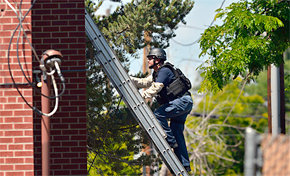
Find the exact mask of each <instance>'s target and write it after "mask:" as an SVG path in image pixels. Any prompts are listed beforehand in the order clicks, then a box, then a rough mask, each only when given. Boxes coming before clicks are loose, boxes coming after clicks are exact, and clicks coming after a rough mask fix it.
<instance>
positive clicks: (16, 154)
mask: <svg viewBox="0 0 290 176" xmlns="http://www.w3.org/2000/svg"><path fill="white" fill-rule="evenodd" d="M15 156H33V151H21V152H15Z"/></svg>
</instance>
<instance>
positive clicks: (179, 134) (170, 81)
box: [131, 48, 192, 172]
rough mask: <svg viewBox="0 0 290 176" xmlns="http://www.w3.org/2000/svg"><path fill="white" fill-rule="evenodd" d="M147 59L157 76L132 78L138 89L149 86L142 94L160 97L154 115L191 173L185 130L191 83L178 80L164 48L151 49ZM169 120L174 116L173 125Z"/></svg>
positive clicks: (171, 145) (190, 103)
mask: <svg viewBox="0 0 290 176" xmlns="http://www.w3.org/2000/svg"><path fill="white" fill-rule="evenodd" d="M147 58H148V65H149V68H150V69H153V70H154V72H153V75H152V76H149V77H147V78H135V77H131V79H132V81H133V82H134V84H135V85H136V86H137V88H148V89H146V90H145V91H144V92H143V93H142V97H143V98H153V97H156V98H157V101H158V103H159V104H160V105H161V106H160V107H159V108H158V109H156V110H155V111H154V115H155V116H156V118H157V119H158V121H159V123H160V124H161V126H162V127H163V129H164V131H165V132H166V134H167V138H166V141H167V142H168V144H169V145H170V147H172V148H173V149H174V153H175V154H176V156H177V157H178V159H179V160H180V161H181V163H182V165H183V166H184V168H185V169H186V171H188V172H189V171H191V169H190V162H189V158H188V152H187V148H186V144H185V139H184V135H183V130H184V123H185V121H186V117H187V115H188V114H189V113H190V111H191V109H192V99H191V96H190V93H189V92H188V89H189V88H190V87H191V85H189V86H187V84H186V83H185V84H184V83H183V82H184V81H183V80H180V82H178V80H177V79H178V77H180V76H182V75H178V74H179V73H176V71H175V70H174V68H173V66H172V65H171V64H170V63H165V61H166V52H165V51H164V50H163V49H161V48H153V49H151V51H150V52H149V54H148V56H147ZM174 81H175V82H174ZM182 81H183V82H182ZM176 82H178V84H177V83H176ZM172 90H175V95H174V93H173V94H171V92H172ZM167 119H170V126H169V125H168V122H167Z"/></svg>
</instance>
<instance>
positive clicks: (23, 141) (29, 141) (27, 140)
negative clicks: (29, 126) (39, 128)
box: [14, 137, 33, 143]
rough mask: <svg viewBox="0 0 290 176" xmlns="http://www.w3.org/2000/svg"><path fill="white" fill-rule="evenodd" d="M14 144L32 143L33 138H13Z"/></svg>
mask: <svg viewBox="0 0 290 176" xmlns="http://www.w3.org/2000/svg"><path fill="white" fill-rule="evenodd" d="M14 140H15V143H32V142H33V138H32V137H22V138H17V137H16V138H15V139H14Z"/></svg>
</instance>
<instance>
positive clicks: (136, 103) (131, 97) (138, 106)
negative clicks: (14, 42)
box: [85, 11, 188, 176]
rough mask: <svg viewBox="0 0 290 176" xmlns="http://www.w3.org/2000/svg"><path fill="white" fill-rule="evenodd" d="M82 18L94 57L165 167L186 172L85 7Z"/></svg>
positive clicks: (179, 172) (178, 172)
mask: <svg viewBox="0 0 290 176" xmlns="http://www.w3.org/2000/svg"><path fill="white" fill-rule="evenodd" d="M85 20H86V21H85V22H86V23H85V26H86V33H87V36H88V37H89V39H90V41H91V42H92V44H93V46H94V47H95V49H96V50H97V54H96V55H95V59H97V61H98V62H99V63H100V65H101V66H102V68H103V69H104V71H105V73H106V74H107V76H108V77H109V79H110V80H111V82H112V83H113V85H114V86H115V88H116V89H117V91H118V92H119V94H121V95H122V96H123V99H124V100H125V103H126V104H127V106H128V107H129V109H130V111H131V112H132V114H133V116H134V117H135V119H136V120H137V121H138V123H139V124H140V126H141V127H142V128H143V129H144V130H145V131H146V133H147V135H148V136H149V138H150V139H151V141H152V142H153V144H154V146H155V147H156V149H157V150H158V152H159V154H160V155H161V157H162V159H163V161H164V162H165V163H166V165H167V167H168V168H169V169H171V170H172V172H174V174H175V175H184V176H187V175H188V173H187V172H186V171H185V169H184V167H183V166H182V164H181V162H180V161H179V159H178V158H177V157H176V155H175V154H174V153H173V151H172V149H171V148H170V146H169V145H168V143H167V142H166V140H165V137H166V133H165V132H164V130H163V128H162V127H161V125H160V124H159V122H158V121H157V119H156V118H155V116H154V114H153V112H152V110H151V109H150V108H149V106H148V105H147V103H145V101H144V99H143V98H142V96H141V95H140V93H139V91H138V90H137V88H136V87H135V85H134V84H133V82H132V81H131V79H130V77H129V75H128V73H127V72H126V71H125V69H124V68H123V66H122V65H121V63H120V61H119V60H118V58H117V57H116V54H115V53H114V51H113V50H112V49H111V47H110V46H109V45H108V43H107V41H106V39H105V38H104V36H103V34H102V33H101V32H100V31H99V29H98V27H97V26H96V24H95V23H94V21H93V20H92V18H91V16H90V15H89V14H88V13H87V11H86V15H85Z"/></svg>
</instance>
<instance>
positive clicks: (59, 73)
mask: <svg viewBox="0 0 290 176" xmlns="http://www.w3.org/2000/svg"><path fill="white" fill-rule="evenodd" d="M5 2H6V3H7V5H8V6H9V7H10V8H11V9H12V10H13V11H14V12H15V14H16V16H17V18H18V20H19V24H18V25H17V27H16V28H15V30H14V31H13V33H12V36H11V38H10V41H9V45H8V53H7V60H8V70H9V74H10V76H11V80H12V82H13V85H14V87H15V88H16V90H17V92H18V93H19V95H20V96H21V98H22V99H23V101H24V102H25V103H26V104H27V105H28V106H29V107H30V108H31V109H32V110H33V111H36V112H37V113H38V114H40V115H44V116H52V115H53V114H54V113H55V112H56V110H57V108H58V102H59V96H60V95H58V89H57V85H56V82H55V79H54V76H53V74H54V73H55V70H52V68H51V72H49V73H46V74H48V75H50V76H51V78H52V83H53V87H54V90H55V95H56V96H54V97H48V96H46V95H43V94H41V95H42V96H45V97H46V98H55V99H56V102H55V107H54V109H53V111H52V112H50V113H49V114H46V113H43V112H41V111H40V110H39V109H37V108H36V107H34V106H31V105H30V104H29V103H28V102H27V100H26V99H25V98H24V96H23V95H22V93H21V92H20V90H19V88H18V86H17V84H16V83H15V80H14V78H13V74H12V71H11V67H10V49H11V44H12V40H13V38H14V35H15V33H16V31H17V30H18V28H19V26H20V30H19V33H18V37H17V46H16V48H17V59H18V64H19V66H20V68H21V70H22V73H23V75H24V77H25V79H26V80H27V81H28V82H29V84H30V85H31V86H33V87H35V86H34V84H33V83H32V82H30V81H29V79H28V78H27V76H26V74H25V72H24V70H23V68H22V65H21V63H20V60H19V54H18V50H19V46H18V44H19V38H20V33H21V30H22V29H23V34H24V36H25V38H26V39H27V41H28V43H29V45H30V47H31V49H32V51H33V53H34V55H35V56H36V58H37V60H38V61H39V62H40V64H41V61H40V60H39V58H38V56H37V53H36V51H35V49H34V47H33V46H32V44H31V43H30V41H29V39H28V37H27V35H26V32H25V30H24V28H23V26H22V21H24V19H25V17H26V16H27V14H28V13H29V12H30V11H31V9H32V7H33V6H34V4H35V2H36V0H34V1H33V3H32V4H31V6H30V8H29V9H28V11H27V12H26V13H25V15H24V16H23V18H22V12H21V6H22V0H21V2H20V6H19V14H20V16H19V15H18V13H17V11H16V9H15V8H14V7H13V6H12V5H11V4H10V3H9V2H8V1H7V0H5ZM55 63H56V62H55ZM55 65H56V67H57V69H59V70H58V75H61V72H60V68H59V66H58V64H55ZM61 76H62V75H61ZM61 80H64V78H63V77H62V78H61ZM62 83H63V91H62V92H61V94H63V93H64V90H65V89H64V88H65V84H64V81H62Z"/></svg>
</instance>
